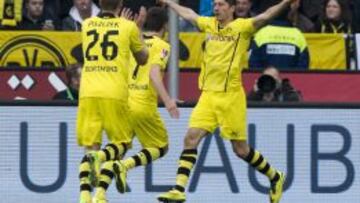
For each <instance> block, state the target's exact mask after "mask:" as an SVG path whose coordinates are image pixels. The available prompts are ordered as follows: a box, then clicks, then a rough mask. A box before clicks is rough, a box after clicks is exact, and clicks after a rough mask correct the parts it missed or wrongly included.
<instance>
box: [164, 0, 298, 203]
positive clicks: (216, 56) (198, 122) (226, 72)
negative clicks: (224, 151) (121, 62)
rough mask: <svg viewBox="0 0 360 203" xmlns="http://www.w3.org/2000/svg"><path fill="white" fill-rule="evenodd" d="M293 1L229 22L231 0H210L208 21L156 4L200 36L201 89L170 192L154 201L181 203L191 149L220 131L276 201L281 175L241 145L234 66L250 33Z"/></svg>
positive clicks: (242, 113) (241, 102)
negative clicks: (202, 47)
mask: <svg viewBox="0 0 360 203" xmlns="http://www.w3.org/2000/svg"><path fill="white" fill-rule="evenodd" d="M293 1H294V0H282V1H281V2H280V3H278V4H277V5H275V6H273V7H271V8H269V9H268V10H267V11H265V12H264V13H262V14H260V15H258V16H255V17H253V18H248V19H241V18H239V19H234V14H235V4H236V0H214V1H213V2H214V4H213V7H214V8H213V11H214V14H215V16H214V17H202V16H199V15H198V14H196V13H195V12H194V11H193V10H191V9H189V8H186V7H183V6H180V5H179V4H177V3H175V2H174V1H171V0H160V2H161V3H163V4H165V5H167V6H168V7H170V8H171V9H173V10H174V11H175V12H176V13H178V14H179V15H180V16H181V17H182V18H184V19H185V20H188V21H190V22H191V23H193V24H194V25H196V26H197V27H198V28H199V30H200V31H201V32H204V33H206V36H207V38H206V42H205V50H204V56H203V62H202V67H201V73H200V76H199V88H200V90H201V91H202V93H201V96H200V98H199V101H198V103H197V105H196V107H195V108H194V110H193V112H192V114H191V117H190V122H189V129H188V131H187V133H186V136H185V138H184V149H183V152H182V153H181V156H180V160H179V166H178V170H177V176H176V184H175V186H174V187H173V189H172V190H170V191H169V192H167V193H164V194H161V195H160V196H159V197H158V200H159V201H162V202H184V201H185V200H186V196H185V188H186V185H187V183H188V180H189V177H190V173H191V170H192V169H193V167H194V165H195V163H196V160H197V147H198V145H199V143H200V141H201V140H202V138H203V137H205V136H206V135H209V134H211V133H213V132H214V130H215V129H216V128H217V127H220V132H221V136H222V137H223V138H224V139H227V140H229V141H230V142H231V144H232V147H233V151H234V152H235V154H236V155H237V156H238V157H240V158H241V159H243V160H244V161H245V162H247V163H248V164H250V165H251V166H253V167H254V168H255V169H256V170H257V171H259V172H260V173H262V174H264V175H266V176H267V177H268V179H269V181H270V191H269V196H270V197H269V198H270V202H271V203H278V202H279V201H280V199H281V196H282V192H283V184H284V181H285V175H284V173H282V172H280V171H278V170H276V169H275V168H273V167H272V166H271V165H270V164H269V163H268V162H267V160H266V159H265V158H264V156H263V155H262V154H261V153H260V152H258V151H256V150H255V149H253V148H251V147H250V146H249V145H248V144H247V141H246V140H247V134H246V124H247V123H246V95H245V93H244V90H243V87H242V81H241V71H242V70H241V69H242V67H241V66H240V64H242V63H241V62H242V61H243V60H245V59H244V58H243V56H244V55H245V54H244V52H246V51H247V49H248V46H249V43H250V39H251V37H252V36H253V35H254V33H255V32H256V31H257V30H258V29H259V28H261V27H262V26H264V25H266V23H267V22H269V21H270V20H271V19H273V18H274V17H276V16H277V15H278V14H280V13H281V12H282V11H283V10H285V9H286V8H288V7H289V6H290V4H291V3H292V2H293Z"/></svg>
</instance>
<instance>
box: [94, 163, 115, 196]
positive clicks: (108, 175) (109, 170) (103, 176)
mask: <svg viewBox="0 0 360 203" xmlns="http://www.w3.org/2000/svg"><path fill="white" fill-rule="evenodd" d="M113 164H114V161H107V162H105V163H104V164H103V166H102V168H101V171H100V177H99V186H98V187H97V189H96V192H98V191H99V189H101V190H100V192H101V191H106V190H107V189H108V187H109V185H110V184H111V182H112V179H113V177H114V172H113Z"/></svg>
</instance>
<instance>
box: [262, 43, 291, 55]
mask: <svg viewBox="0 0 360 203" xmlns="http://www.w3.org/2000/svg"><path fill="white" fill-rule="evenodd" d="M266 53H267V54H272V55H290V56H295V54H296V49H295V46H293V45H288V44H268V45H267V46H266Z"/></svg>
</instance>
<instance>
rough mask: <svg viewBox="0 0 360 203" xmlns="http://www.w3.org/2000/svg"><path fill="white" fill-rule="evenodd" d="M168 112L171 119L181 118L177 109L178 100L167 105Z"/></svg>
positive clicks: (171, 100) (172, 100)
mask: <svg viewBox="0 0 360 203" xmlns="http://www.w3.org/2000/svg"><path fill="white" fill-rule="evenodd" d="M165 107H166V110H167V111H168V112H169V114H170V116H171V118H176V119H178V118H179V117H180V112H179V109H178V108H177V104H176V100H175V99H170V100H169V101H167V102H166V103H165Z"/></svg>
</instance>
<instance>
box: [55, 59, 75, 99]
mask: <svg viewBox="0 0 360 203" xmlns="http://www.w3.org/2000/svg"><path fill="white" fill-rule="evenodd" d="M81 68H82V65H81V64H73V65H70V66H69V67H68V68H66V70H65V73H66V79H67V86H68V87H67V88H66V90H63V91H61V92H58V93H57V94H56V95H55V96H54V97H53V100H70V101H75V100H78V98H79V87H80V77H81Z"/></svg>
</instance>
